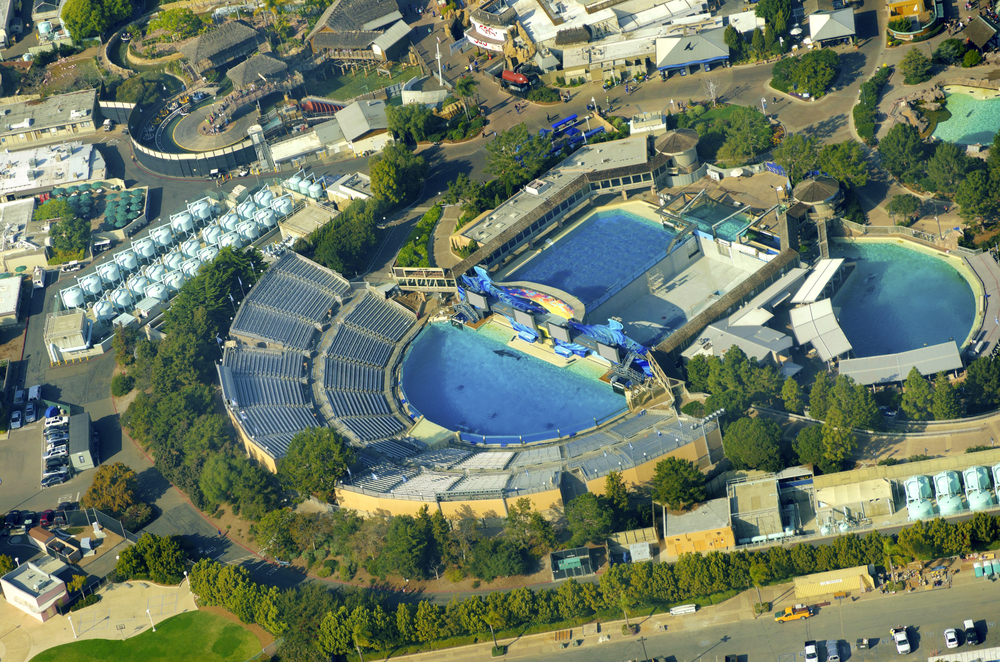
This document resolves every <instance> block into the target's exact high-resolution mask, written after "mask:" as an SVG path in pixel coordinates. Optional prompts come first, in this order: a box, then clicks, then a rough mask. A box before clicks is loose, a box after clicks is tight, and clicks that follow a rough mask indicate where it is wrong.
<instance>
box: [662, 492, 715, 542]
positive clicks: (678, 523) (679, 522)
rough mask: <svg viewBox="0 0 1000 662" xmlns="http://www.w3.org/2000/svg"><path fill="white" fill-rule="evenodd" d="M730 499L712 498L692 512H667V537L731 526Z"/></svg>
mask: <svg viewBox="0 0 1000 662" xmlns="http://www.w3.org/2000/svg"><path fill="white" fill-rule="evenodd" d="M728 501H729V500H728V499H726V498H722V499H712V500H711V501H706V502H705V503H703V504H701V505H700V506H698V507H697V508H695V509H694V510H692V511H691V512H687V513H683V514H681V515H671V514H670V513H667V528H666V531H667V533H666V537H667V538H669V537H670V536H683V535H686V534H688V533H699V532H701V531H709V530H711V529H721V528H723V527H727V526H729V503H728Z"/></svg>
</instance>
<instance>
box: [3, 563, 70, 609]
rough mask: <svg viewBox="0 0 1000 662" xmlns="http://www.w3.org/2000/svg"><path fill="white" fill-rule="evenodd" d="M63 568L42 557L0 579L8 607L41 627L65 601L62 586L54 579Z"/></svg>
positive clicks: (61, 582)
mask: <svg viewBox="0 0 1000 662" xmlns="http://www.w3.org/2000/svg"><path fill="white" fill-rule="evenodd" d="M66 568H68V566H67V565H66V564H65V563H63V562H62V561H60V560H58V559H54V558H52V557H50V556H44V557H42V558H40V559H38V560H37V561H36V562H29V563H22V564H21V565H19V566H18V567H16V568H14V569H13V570H11V571H10V572H8V573H7V574H6V575H4V576H3V577H0V588H2V589H3V595H4V597H5V598H6V599H7V603H8V604H10V605H11V606H12V607H15V608H17V609H20V610H21V611H23V612H24V613H26V614H28V615H29V616H31V617H32V618H34V619H36V620H38V621H40V622H42V623H44V622H45V621H47V620H49V619H50V618H52V617H53V616H56V615H57V614H58V613H59V607H61V606H62V605H64V604H66V602H67V601H68V599H69V594H68V593H67V592H66V582H64V581H63V580H62V579H60V578H59V577H57V576H56V573H59V572H61V571H63V570H65V569H66Z"/></svg>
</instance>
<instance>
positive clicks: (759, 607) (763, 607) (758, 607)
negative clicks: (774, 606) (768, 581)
mask: <svg viewBox="0 0 1000 662" xmlns="http://www.w3.org/2000/svg"><path fill="white" fill-rule="evenodd" d="M770 611H771V603H770V602H755V603H754V605H753V613H754V614H756V615H758V616H760V615H761V614H766V613H768V612H770Z"/></svg>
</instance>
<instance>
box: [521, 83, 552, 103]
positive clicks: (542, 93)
mask: <svg viewBox="0 0 1000 662" xmlns="http://www.w3.org/2000/svg"><path fill="white" fill-rule="evenodd" d="M528 101H537V102H540V103H551V102H553V101H559V93H558V92H556V91H555V90H553V89H552V88H551V87H540V88H538V89H537V90H531V91H530V92H528Z"/></svg>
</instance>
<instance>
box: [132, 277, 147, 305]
mask: <svg viewBox="0 0 1000 662" xmlns="http://www.w3.org/2000/svg"><path fill="white" fill-rule="evenodd" d="M147 287H149V279H148V278H146V277H145V276H133V277H132V278H130V279H129V281H128V289H129V291H131V292H132V294H133V295H135V297H136V298H138V299H141V298H142V297H143V296H145V292H146V288H147Z"/></svg>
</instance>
